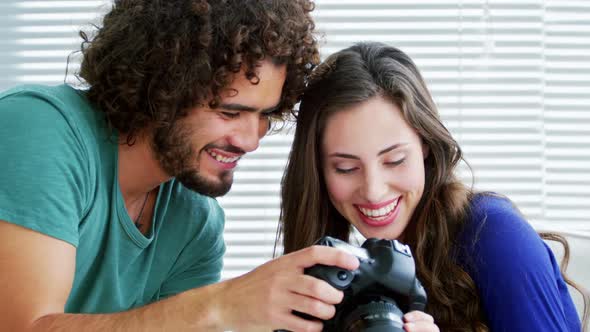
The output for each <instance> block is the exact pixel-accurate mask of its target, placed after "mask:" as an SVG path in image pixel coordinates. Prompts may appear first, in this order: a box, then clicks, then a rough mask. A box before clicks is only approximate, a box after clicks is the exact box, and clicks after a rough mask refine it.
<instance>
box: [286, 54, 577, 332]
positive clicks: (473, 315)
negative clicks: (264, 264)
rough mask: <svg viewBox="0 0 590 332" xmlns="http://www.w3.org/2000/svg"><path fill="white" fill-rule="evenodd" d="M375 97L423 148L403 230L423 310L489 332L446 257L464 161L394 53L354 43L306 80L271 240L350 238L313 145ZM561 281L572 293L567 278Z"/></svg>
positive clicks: (464, 277)
mask: <svg viewBox="0 0 590 332" xmlns="http://www.w3.org/2000/svg"><path fill="white" fill-rule="evenodd" d="M378 95H380V96H383V97H385V98H388V99H389V100H391V102H392V103H395V104H396V105H397V106H398V107H399V108H400V109H401V111H402V113H403V116H404V118H405V119H406V121H407V122H408V123H409V124H410V126H411V127H413V128H414V130H415V131H416V132H417V134H418V135H419V136H420V137H421V139H422V140H423V142H424V143H425V144H426V145H427V146H428V148H429V155H428V157H427V158H426V159H425V185H424V193H423V196H422V198H421V200H420V202H419V203H418V206H417V207H416V209H415V211H416V212H415V213H414V215H413V216H412V220H411V221H410V223H409V225H408V229H407V231H406V232H404V242H406V243H407V244H408V245H410V247H411V249H412V251H413V253H414V257H415V261H416V270H417V274H418V278H419V279H420V280H421V281H422V283H423V285H424V287H425V288H426V290H427V293H428V301H429V303H428V307H427V311H428V312H429V313H430V314H431V315H432V316H433V317H434V318H435V320H436V322H437V325H438V326H439V327H440V329H441V330H442V331H488V327H487V326H486V319H485V314H484V311H483V308H482V307H481V305H480V298H479V296H478V292H477V288H476V285H475V283H474V281H473V279H472V278H471V277H470V276H469V274H468V273H467V272H466V271H465V270H464V269H463V268H462V267H461V266H459V265H458V264H457V262H456V260H455V257H454V256H453V255H452V254H449V253H452V252H453V249H454V244H455V241H456V237H457V235H458V233H459V231H461V229H462V227H463V224H464V222H465V220H466V218H467V216H468V214H469V206H470V202H471V199H472V198H473V197H474V195H475V194H474V192H473V190H472V189H471V188H469V187H467V186H465V185H464V184H463V183H462V182H461V181H460V180H459V179H458V178H457V176H456V175H455V169H456V167H457V165H458V163H459V162H460V161H461V160H463V155H462V152H461V148H460V147H459V145H458V144H457V142H456V141H455V140H454V139H453V137H452V136H451V134H450V133H449V131H448V130H447V128H446V127H445V126H444V125H443V124H442V122H441V120H440V118H439V115H438V110H437V108H436V106H435V104H434V102H433V100H432V97H431V95H430V92H429V91H428V89H427V87H426V84H425V82H424V80H423V78H422V76H421V74H420V72H419V71H418V69H417V67H416V65H415V64H414V63H413V61H412V60H411V59H410V58H409V57H408V56H407V55H406V54H405V53H403V52H402V51H400V50H398V49H396V48H394V47H390V46H387V45H384V44H380V43H359V44H356V45H354V46H352V47H350V48H347V49H345V50H342V51H340V52H338V53H336V54H333V55H331V56H330V57H328V58H327V59H326V61H325V62H324V63H322V64H321V65H320V66H319V67H318V68H316V70H315V71H314V73H313V74H312V78H311V80H310V83H309V86H308V88H307V90H306V92H305V94H304V97H303V100H302V102H301V105H300V110H299V112H298V113H297V114H296V117H297V127H296V129H295V135H294V141H293V146H292V150H291V153H290V156H289V161H288V164H287V167H286V171H285V174H284V176H283V180H282V192H281V194H282V202H281V221H280V228H279V232H278V237H277V242H282V244H283V252H284V253H289V252H292V251H295V250H298V249H301V248H304V247H307V246H309V245H312V244H313V243H314V242H315V241H316V240H317V239H318V238H320V237H322V236H325V235H329V236H333V237H336V238H339V239H342V240H344V241H348V240H349V237H350V234H351V226H350V225H349V223H348V221H346V220H345V219H344V218H343V217H342V215H340V213H338V212H337V211H336V209H335V208H334V207H333V205H332V204H331V202H330V200H329V198H328V194H327V190H326V187H325V181H324V179H323V175H322V170H321V160H322V159H321V158H320V151H319V147H320V146H321V144H320V143H321V141H322V133H323V131H324V127H325V125H326V121H327V119H328V118H330V116H331V115H332V114H334V113H335V112H339V111H342V110H346V109H349V108H350V107H351V106H353V105H357V104H359V103H361V102H364V101H366V100H368V99H370V98H372V97H375V96H378ZM281 237H282V238H281ZM545 238H546V239H557V240H558V241H560V242H561V243H562V244H564V246H565V248H566V252H568V253H569V247H568V245H567V242H566V241H565V239H563V238H559V237H558V236H557V235H555V234H551V235H547V236H545ZM565 280H566V281H567V282H568V283H570V285H573V286H574V287H576V285H575V284H573V283H571V282H570V281H569V279H567V277H566V279H565ZM576 288H577V289H578V290H581V288H579V287H576ZM583 294H584V293H583ZM585 308H586V310H585V312H586V315H585V317H587V312H588V309H587V306H585Z"/></svg>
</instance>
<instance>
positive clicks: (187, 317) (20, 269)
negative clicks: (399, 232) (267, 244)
mask: <svg viewBox="0 0 590 332" xmlns="http://www.w3.org/2000/svg"><path fill="white" fill-rule="evenodd" d="M75 260H76V249H75V248H74V247H73V246H72V245H70V244H68V243H66V242H63V241H61V240H57V239H55V238H52V237H50V236H47V235H44V234H41V233H37V232H35V231H32V230H29V229H26V228H23V227H20V226H17V225H13V224H10V223H7V222H3V221H0V271H2V272H1V273H0V285H4V290H3V292H2V296H1V297H0V312H2V315H0V326H3V327H6V329H7V330H9V331H76V330H84V331H156V330H160V331H161V330H170V331H184V330H191V331H195V330H197V331H224V330H234V331H260V330H272V329H279V328H284V329H289V330H293V331H301V330H305V331H320V330H321V328H322V326H321V323H318V322H312V321H307V320H304V319H302V318H299V317H297V316H295V315H293V314H292V310H297V311H300V312H305V313H308V314H311V315H313V316H316V317H319V318H323V319H328V318H330V317H331V316H332V315H333V314H334V310H335V309H334V306H333V304H335V303H338V302H340V301H341V299H342V293H341V292H340V291H338V290H336V289H334V288H332V287H331V286H329V285H328V284H327V283H326V282H324V281H322V280H319V279H316V278H312V277H309V276H307V275H304V274H303V269H304V268H305V267H308V266H312V265H314V264H327V265H337V266H341V267H343V268H349V269H354V268H356V267H357V266H358V261H357V260H356V258H354V257H352V256H349V255H348V254H346V253H344V252H342V251H340V250H338V249H335V248H329V247H310V248H306V249H303V250H301V251H299V252H295V253H292V254H290V255H286V256H283V257H280V258H278V259H276V260H273V261H271V262H269V263H267V264H264V265H262V266H261V267H259V268H257V269H256V270H254V271H252V272H250V273H248V274H245V275H243V276H241V277H238V278H235V279H231V280H228V281H225V282H221V283H217V284H214V285H209V286H206V287H201V288H197V289H192V290H189V291H186V292H183V293H181V294H178V295H176V296H173V297H170V298H168V299H165V300H162V301H159V302H156V303H153V304H150V305H147V306H144V307H141V308H137V309H133V310H129V311H126V312H120V313H114V314H65V313H64V312H63V311H64V307H65V304H66V301H67V299H68V296H69V293H70V290H71V287H72V282H73V278H74V272H75Z"/></svg>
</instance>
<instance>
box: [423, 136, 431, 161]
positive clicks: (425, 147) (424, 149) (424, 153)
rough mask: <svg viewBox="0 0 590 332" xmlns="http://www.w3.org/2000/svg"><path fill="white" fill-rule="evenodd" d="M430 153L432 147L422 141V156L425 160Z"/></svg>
mask: <svg viewBox="0 0 590 332" xmlns="http://www.w3.org/2000/svg"><path fill="white" fill-rule="evenodd" d="M429 153H430V147H429V146H428V144H426V143H425V142H424V140H422V155H423V156H424V159H426V157H428V154H429Z"/></svg>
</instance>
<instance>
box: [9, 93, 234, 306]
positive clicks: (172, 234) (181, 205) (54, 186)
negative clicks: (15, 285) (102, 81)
mask: <svg viewBox="0 0 590 332" xmlns="http://www.w3.org/2000/svg"><path fill="white" fill-rule="evenodd" d="M0 160H1V162H0V220H3V221H7V222H10V223H14V224H17V225H20V226H22V227H26V228H29V229H32V230H34V231H37V232H40V233H43V234H45V235H48V236H51V237H53V238H55V239H57V240H59V241H64V242H66V243H69V244H70V245H71V246H73V247H76V269H75V274H74V282H73V284H72V289H71V292H70V296H69V298H68V301H67V303H66V306H65V311H66V312H69V313H80V312H83V313H110V312H118V311H123V310H127V309H130V308H133V307H137V306H141V305H145V304H147V303H150V302H153V301H157V300H159V299H161V298H165V297H168V296H171V295H174V294H176V293H179V292H182V291H184V290H187V289H190V288H194V287H199V286H202V285H206V284H211V283H214V282H216V281H218V280H219V279H220V273H221V269H222V264H223V254H224V251H225V245H224V241H223V237H222V232H223V226H224V215H223V211H222V210H221V207H220V206H219V204H218V203H217V201H216V200H215V199H213V198H210V197H205V196H202V195H199V194H197V193H194V192H192V191H190V190H188V189H186V188H185V187H184V186H183V185H182V184H181V183H179V182H178V181H176V180H174V179H172V180H170V181H168V182H166V183H163V184H162V185H161V186H160V188H159V192H158V198H157V201H156V205H155V210H154V217H153V219H152V227H151V232H150V233H149V234H147V235H144V234H142V233H141V232H140V231H139V230H138V229H137V227H135V225H134V224H133V221H132V220H131V218H130V217H129V215H128V214H127V210H126V208H125V202H124V201H123V196H122V194H121V189H120V188H119V181H118V167H117V165H118V147H117V139H116V137H113V134H112V132H111V130H110V129H108V126H107V124H106V121H105V118H104V113H102V112H97V111H96V110H95V109H94V108H93V107H92V105H91V104H90V103H89V102H88V100H87V99H86V97H85V93H84V92H83V91H78V90H75V89H73V88H71V87H69V86H67V85H61V86H57V87H44V86H26V87H19V88H15V89H12V90H10V91H7V92H5V93H2V94H0ZM22 250H23V251H26V250H27V248H23V249H22ZM34 268H35V267H34V266H31V269H34ZM39 273H42V271H39Z"/></svg>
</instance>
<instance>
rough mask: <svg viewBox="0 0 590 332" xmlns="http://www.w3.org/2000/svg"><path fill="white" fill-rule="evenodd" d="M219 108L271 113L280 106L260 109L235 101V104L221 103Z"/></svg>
mask: <svg viewBox="0 0 590 332" xmlns="http://www.w3.org/2000/svg"><path fill="white" fill-rule="evenodd" d="M219 108H223V109H225V110H228V111H244V112H258V111H260V113H271V112H274V111H275V110H277V109H278V108H279V105H275V106H273V107H269V108H265V109H263V110H259V109H258V108H255V107H252V106H247V105H242V104H235V103H233V104H221V105H219Z"/></svg>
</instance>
